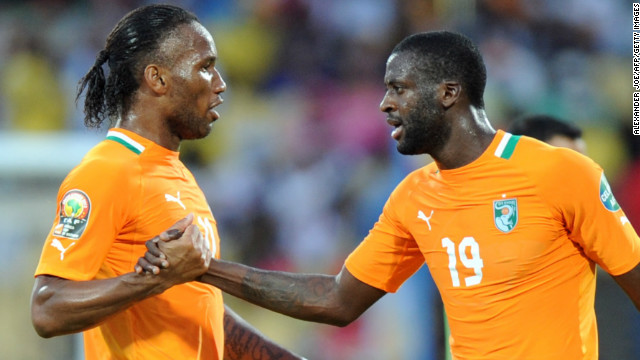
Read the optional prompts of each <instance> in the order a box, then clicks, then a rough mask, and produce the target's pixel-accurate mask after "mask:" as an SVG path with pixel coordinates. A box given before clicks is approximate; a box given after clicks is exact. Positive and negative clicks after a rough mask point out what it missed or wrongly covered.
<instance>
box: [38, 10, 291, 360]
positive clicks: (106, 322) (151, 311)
mask: <svg viewBox="0 0 640 360" xmlns="http://www.w3.org/2000/svg"><path fill="white" fill-rule="evenodd" d="M217 57H218V54H217V50H216V47H215V44H214V41H213V38H212V36H211V34H210V33H209V32H208V31H207V30H206V29H205V28H204V27H203V26H202V25H201V24H200V23H199V21H198V19H197V18H196V17H195V16H194V15H193V14H191V13H189V12H187V11H185V10H183V9H180V8H177V7H173V6H164V5H151V6H147V7H142V8H139V9H137V10H134V11H132V12H130V13H129V14H127V15H126V16H124V17H123V18H122V20H120V22H118V24H117V25H116V26H115V28H114V29H113V30H112V31H111V33H110V34H109V37H108V38H107V41H106V46H105V48H104V49H103V50H102V51H100V53H99V54H98V56H97V59H96V62H95V65H94V66H93V67H92V68H91V69H90V70H89V72H88V73H87V74H86V75H85V77H84V78H83V80H82V83H81V86H80V88H79V94H78V96H80V94H82V93H83V92H85V94H86V98H85V113H86V117H85V123H86V125H87V126H96V127H99V126H100V125H101V124H102V123H103V122H104V121H105V120H106V119H107V118H108V119H109V120H112V121H115V126H114V127H113V128H112V129H110V130H109V132H108V133H107V137H106V139H105V140H104V141H102V142H101V143H99V144H98V145H97V146H95V147H94V148H93V149H92V150H90V151H89V152H88V153H87V154H86V156H85V157H84V159H83V160H82V162H81V163H80V164H79V165H78V166H77V167H76V168H74V169H73V170H72V171H71V172H70V173H69V175H68V176H67V177H66V179H65V180H64V181H63V183H62V185H61V186H60V190H59V193H58V208H57V214H56V217H55V221H54V223H53V226H52V228H51V231H50V233H49V235H48V237H47V239H46V241H45V244H44V247H43V249H42V255H41V259H40V263H39V264H38V267H37V269H36V273H35V275H36V280H35V286H34V289H33V295H32V304H31V314H32V321H33V325H34V327H35V329H36V331H37V332H38V334H40V335H41V336H43V337H51V336H57V335H63V334H69V333H75V332H79V331H84V343H85V355H86V358H87V359H149V360H151V359H153V360H157V359H220V360H221V359H223V358H224V359H300V357H298V356H296V355H294V354H292V353H291V352H289V351H287V350H285V349H282V348H281V347H280V346H278V345H276V344H274V343H273V342H271V341H270V340H268V339H266V338H265V337H263V336H262V335H261V334H260V333H258V332H257V331H256V330H255V329H253V328H252V327H251V326H250V325H248V324H247V323H246V322H244V320H242V319H241V318H239V317H238V316H237V315H236V314H234V312H233V311H231V310H230V309H229V308H227V307H225V306H224V304H223V299H222V294H221V292H220V290H219V289H216V288H214V287H212V286H210V285H206V284H201V283H195V282H190V283H186V282H187V281H190V280H193V279H194V278H195V277H196V276H198V275H200V274H201V273H202V272H203V271H206V269H207V266H208V264H209V261H210V259H211V258H212V257H215V258H218V257H220V239H219V238H218V233H217V231H216V221H215V219H214V217H213V215H212V213H211V210H210V208H209V205H208V204H207V201H206V199H205V197H204V195H203V193H202V191H201V190H200V188H199V187H198V185H197V183H196V181H195V179H194V178H193V175H192V174H191V173H190V172H189V170H188V169H187V168H186V167H185V166H184V165H183V163H182V162H181V161H180V160H179V159H178V157H179V153H178V149H179V146H180V142H181V141H182V140H187V139H199V138H203V137H205V136H207V135H208V134H209V132H210V131H211V127H212V124H213V122H214V121H216V120H217V119H218V117H219V115H218V113H217V112H216V110H215V107H216V106H218V105H219V104H221V103H222V98H221V93H222V92H224V91H225V89H226V84H225V82H224V81H223V79H222V77H221V76H220V74H219V73H218V70H217V69H216V59H217ZM105 63H106V64H108V66H109V75H108V77H106V78H105V75H104V72H103V69H102V66H103V64H105ZM112 124H113V123H112ZM177 219H182V220H180V221H178V222H177V223H175V224H174V225H173V226H171V225H172V223H174V222H175V221H176V220H177ZM170 226H171V227H170ZM167 228H169V230H168V231H164V230H166V229H167ZM158 234H160V235H159V237H160V238H162V239H165V240H168V239H175V241H174V242H173V244H171V243H168V244H167V245H171V246H172V254H173V253H176V254H177V255H178V256H175V257H173V256H172V258H171V259H169V260H168V263H167V264H170V265H171V269H172V270H171V271H167V272H166V273H160V274H157V276H149V275H140V274H136V273H135V272H133V268H134V264H135V262H136V260H137V258H138V257H139V256H141V255H142V254H144V251H145V241H146V240H148V239H150V238H152V237H153V236H155V235H158ZM187 244H188V245H189V246H185V245H187ZM191 246H195V247H196V248H197V249H198V252H197V253H196V252H191V253H189V252H186V251H185V250H187V249H191ZM201 255H202V256H201ZM164 261H167V260H164Z"/></svg>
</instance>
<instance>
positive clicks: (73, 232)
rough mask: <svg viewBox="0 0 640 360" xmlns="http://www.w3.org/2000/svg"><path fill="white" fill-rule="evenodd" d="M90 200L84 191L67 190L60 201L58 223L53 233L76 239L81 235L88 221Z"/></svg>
mask: <svg viewBox="0 0 640 360" xmlns="http://www.w3.org/2000/svg"><path fill="white" fill-rule="evenodd" d="M90 213H91V200H89V196H87V194H85V193H84V192H82V191H80V190H78V189H73V190H69V191H67V193H66V194H64V196H63V197H62V201H61V202H60V213H59V214H58V216H59V218H58V224H57V225H56V226H55V227H54V228H53V235H55V236H60V237H65V238H68V239H74V240H77V239H78V238H80V236H82V233H83V232H84V229H85V228H86V227H87V222H88V221H89V214H90Z"/></svg>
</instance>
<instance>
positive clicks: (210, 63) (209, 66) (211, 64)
mask: <svg viewBox="0 0 640 360" xmlns="http://www.w3.org/2000/svg"><path fill="white" fill-rule="evenodd" d="M213 67H214V62H213V61H207V62H206V63H205V64H204V65H203V66H202V70H203V71H210V70H211V69H212V68H213Z"/></svg>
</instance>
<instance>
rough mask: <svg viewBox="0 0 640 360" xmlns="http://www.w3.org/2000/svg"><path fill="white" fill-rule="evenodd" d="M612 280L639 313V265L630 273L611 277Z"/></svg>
mask: <svg viewBox="0 0 640 360" xmlns="http://www.w3.org/2000/svg"><path fill="white" fill-rule="evenodd" d="M613 279H614V280H615V281H616V282H617V283H618V285H620V287H621V288H622V289H623V290H624V292H626V293H627V295H628V296H629V298H630V299H631V301H632V302H633V304H634V305H635V306H636V308H637V309H638V311H640V263H639V264H638V265H636V266H635V267H634V268H633V269H631V271H628V272H626V273H624V274H622V275H617V276H613Z"/></svg>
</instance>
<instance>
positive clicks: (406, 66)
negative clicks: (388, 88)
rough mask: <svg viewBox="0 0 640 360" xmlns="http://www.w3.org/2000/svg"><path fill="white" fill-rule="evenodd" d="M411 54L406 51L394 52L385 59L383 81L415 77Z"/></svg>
mask: <svg viewBox="0 0 640 360" xmlns="http://www.w3.org/2000/svg"><path fill="white" fill-rule="evenodd" d="M411 58H412V56H410V54H408V53H407V52H401V53H394V54H391V56H389V59H387V69H386V72H385V75H384V80H385V82H389V81H399V80H407V79H410V78H415V76H416V75H417V74H416V67H415V64H414V62H413V61H411Z"/></svg>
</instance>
